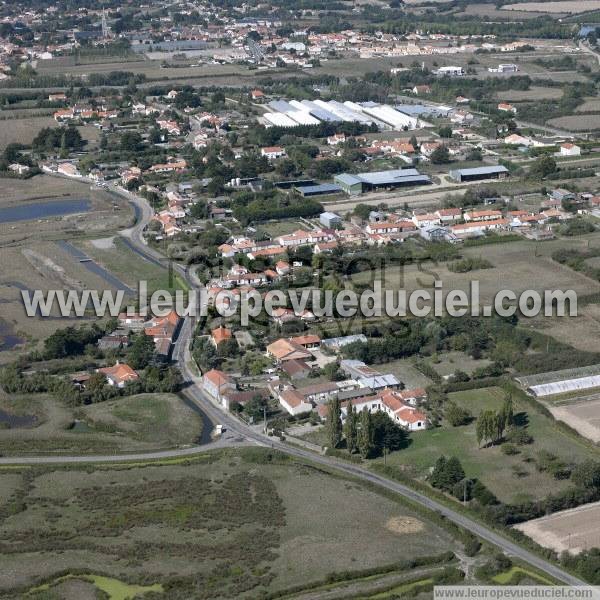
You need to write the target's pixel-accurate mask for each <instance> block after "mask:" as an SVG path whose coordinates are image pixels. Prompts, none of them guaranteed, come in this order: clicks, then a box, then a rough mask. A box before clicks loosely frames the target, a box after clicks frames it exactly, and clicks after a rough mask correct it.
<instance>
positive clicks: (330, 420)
mask: <svg viewBox="0 0 600 600" xmlns="http://www.w3.org/2000/svg"><path fill="white" fill-rule="evenodd" d="M325 429H326V431H327V441H328V442H329V447H330V448H337V447H338V446H339V445H340V442H341V441H342V410H341V407H340V401H339V399H338V398H337V396H335V397H333V398H332V399H331V400H330V401H329V406H328V410H327V420H326V422H325Z"/></svg>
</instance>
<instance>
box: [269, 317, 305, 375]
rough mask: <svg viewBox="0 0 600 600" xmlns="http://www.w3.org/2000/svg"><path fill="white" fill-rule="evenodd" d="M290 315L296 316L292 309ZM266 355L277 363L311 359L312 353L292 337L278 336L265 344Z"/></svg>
mask: <svg viewBox="0 0 600 600" xmlns="http://www.w3.org/2000/svg"><path fill="white" fill-rule="evenodd" d="M291 312H292V316H293V318H296V317H295V315H294V313H293V311H291ZM267 355H268V356H270V357H271V358H274V359H275V360H276V361H277V363H278V364H282V363H284V362H286V361H288V360H312V358H313V356H312V354H311V353H310V352H309V351H308V350H307V349H306V348H305V347H304V346H303V345H301V344H298V343H296V342H294V341H292V339H285V338H280V339H278V340H276V341H274V342H273V343H271V344H269V345H268V346H267Z"/></svg>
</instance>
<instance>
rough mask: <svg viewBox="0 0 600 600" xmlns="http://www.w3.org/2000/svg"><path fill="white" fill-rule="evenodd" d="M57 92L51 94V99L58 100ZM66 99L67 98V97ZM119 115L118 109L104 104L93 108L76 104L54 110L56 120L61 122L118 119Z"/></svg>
mask: <svg viewBox="0 0 600 600" xmlns="http://www.w3.org/2000/svg"><path fill="white" fill-rule="evenodd" d="M56 96H57V94H50V96H49V97H48V99H49V100H56V99H57V98H56ZM65 100H66V98H65ZM118 116H119V111H118V110H114V109H113V110H109V109H108V108H107V107H105V106H103V107H101V108H99V109H98V108H91V107H89V106H80V105H78V104H75V105H74V106H72V107H70V108H61V109H59V110H57V111H55V112H54V114H53V117H54V120H55V121H57V122H59V123H64V122H72V121H75V120H78V121H92V120H102V119H116V118H117V117H118Z"/></svg>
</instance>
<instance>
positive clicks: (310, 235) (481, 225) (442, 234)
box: [215, 189, 597, 287]
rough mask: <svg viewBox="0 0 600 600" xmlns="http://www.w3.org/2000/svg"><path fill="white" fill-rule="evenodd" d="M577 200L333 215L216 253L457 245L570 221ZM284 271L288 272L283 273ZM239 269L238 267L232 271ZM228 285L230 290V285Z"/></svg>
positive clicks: (263, 279) (243, 279) (567, 195)
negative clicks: (412, 240) (419, 241)
mask: <svg viewBox="0 0 600 600" xmlns="http://www.w3.org/2000/svg"><path fill="white" fill-rule="evenodd" d="M596 198H597V197H595V196H592V197H590V198H589V199H588V202H589V205H590V207H592V208H597V206H596ZM570 199H575V194H573V193H571V192H568V191H567V190H560V189H558V190H554V191H553V192H552V194H551V196H550V197H549V198H547V199H546V200H544V201H543V202H542V209H541V210H540V211H539V212H536V211H529V210H509V211H504V212H503V211H502V210H499V209H496V208H484V209H470V210H465V209H461V208H440V209H437V210H435V211H433V212H426V211H423V210H418V209H417V210H415V211H413V214H412V216H402V215H399V214H396V213H383V212H380V211H375V210H374V211H371V213H370V215H369V218H368V220H367V221H363V219H361V218H360V217H356V216H352V217H351V218H350V223H345V224H344V223H343V221H342V219H341V217H340V216H338V215H337V214H335V213H331V212H324V213H322V214H321V215H320V223H321V225H322V226H323V228H322V229H318V228H317V229H313V230H303V229H299V230H297V231H294V232H293V233H290V234H286V235H281V236H278V237H275V238H273V239H271V240H263V241H255V240H252V239H250V238H248V237H245V236H244V237H239V238H238V237H236V238H233V239H232V240H230V241H229V242H228V243H226V244H222V245H221V246H219V248H218V250H219V253H220V255H221V257H223V258H234V257H236V256H238V255H246V256H248V257H249V258H250V259H255V258H258V257H261V256H262V257H278V256H280V255H283V254H285V252H286V250H287V249H288V248H295V247H298V246H311V247H312V249H313V252H314V253H315V254H321V253H326V252H332V251H333V250H335V249H336V248H341V247H347V246H359V245H362V244H366V245H371V246H373V245H384V244H389V243H398V242H403V241H404V240H405V239H406V238H407V237H410V236H421V237H422V238H424V239H426V240H427V241H451V242H456V241H460V240H461V239H464V238H467V237H474V236H481V235H483V234H485V233H486V232H499V231H516V232H524V231H526V230H528V229H530V228H534V227H536V226H545V225H547V224H549V223H552V222H556V220H558V221H563V220H567V219H570V218H572V216H573V215H572V213H569V212H567V211H565V210H563V208H562V202H563V201H564V200H570ZM277 265H278V266H277V267H276V270H277V272H276V273H269V272H264V273H248V272H244V268H243V267H241V268H240V269H242V270H241V271H240V272H239V273H237V272H232V273H230V275H229V276H227V277H225V278H223V279H222V280H220V281H219V282H215V285H220V286H221V287H232V285H241V284H247V285H262V284H265V283H269V282H270V281H273V280H275V279H277V278H278V277H279V276H282V275H285V274H287V273H288V272H289V271H288V268H289V265H287V263H285V266H283V265H282V264H281V263H277ZM281 268H283V269H284V271H285V272H283V271H282V272H280V270H281ZM234 269H238V267H234ZM228 284H229V285H228Z"/></svg>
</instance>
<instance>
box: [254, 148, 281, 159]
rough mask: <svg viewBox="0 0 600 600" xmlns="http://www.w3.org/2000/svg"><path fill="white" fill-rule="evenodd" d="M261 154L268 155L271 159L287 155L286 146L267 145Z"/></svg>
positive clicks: (261, 150)
mask: <svg viewBox="0 0 600 600" xmlns="http://www.w3.org/2000/svg"><path fill="white" fill-rule="evenodd" d="M260 155H261V156H265V157H267V158H268V159H269V160H275V159H277V158H281V157H282V156H285V148H282V147H281V146H267V147H266V148H261V149H260Z"/></svg>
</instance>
